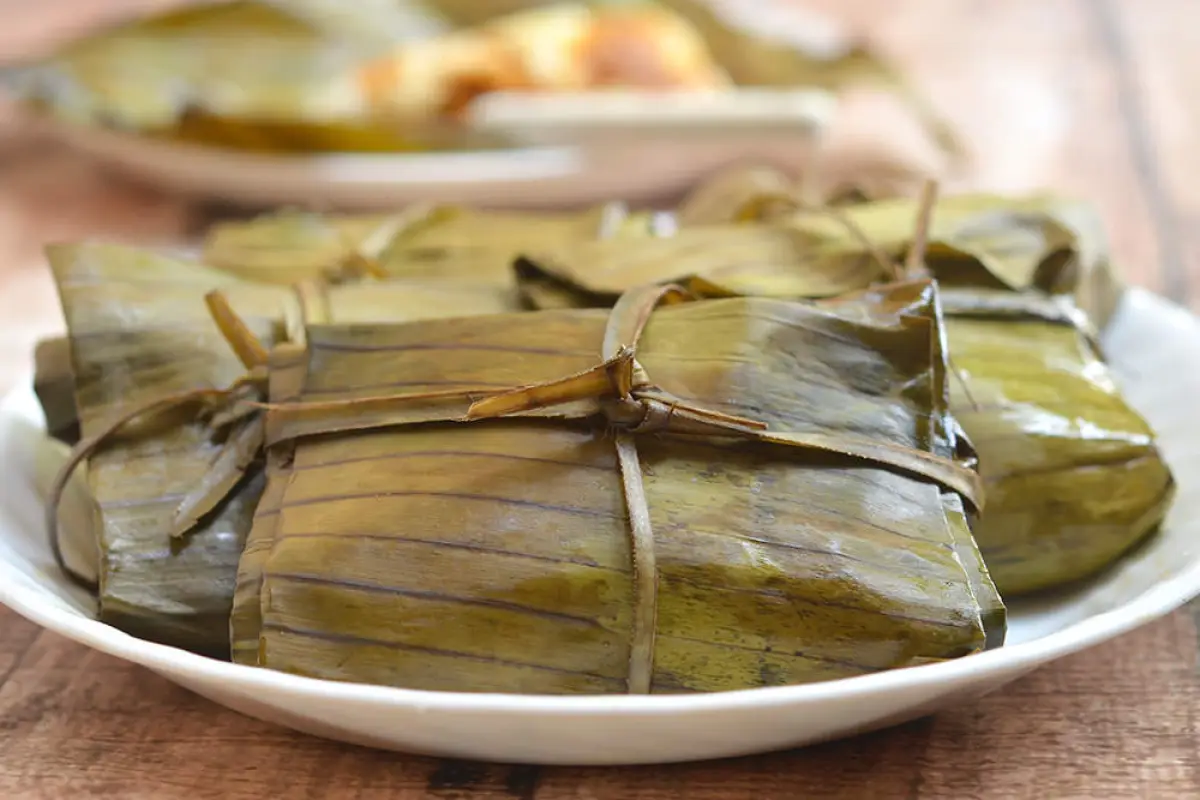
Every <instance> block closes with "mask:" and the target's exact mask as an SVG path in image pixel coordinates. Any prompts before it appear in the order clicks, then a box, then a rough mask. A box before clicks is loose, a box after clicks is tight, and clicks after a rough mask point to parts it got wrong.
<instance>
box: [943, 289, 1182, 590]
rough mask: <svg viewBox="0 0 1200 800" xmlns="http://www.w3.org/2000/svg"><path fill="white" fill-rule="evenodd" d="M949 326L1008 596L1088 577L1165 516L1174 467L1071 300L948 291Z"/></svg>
mask: <svg viewBox="0 0 1200 800" xmlns="http://www.w3.org/2000/svg"><path fill="white" fill-rule="evenodd" d="M946 332H947V338H948V339H949V342H950V349H951V352H952V353H953V359H954V367H955V369H956V370H957V373H958V379H957V380H955V381H952V383H951V386H952V396H951V408H952V409H953V412H954V415H955V417H956V418H957V419H958V420H959V421H960V422H961V423H962V426H963V428H964V430H965V431H966V432H967V435H968V436H970V438H971V441H972V442H973V443H974V445H975V446H976V448H977V449H978V452H979V458H980V472H981V474H982V476H983V478H984V481H985V485H986V491H987V512H986V513H985V514H983V515H982V517H981V518H980V520H979V521H978V523H977V524H976V525H975V526H974V532H975V537H976V540H977V541H978V542H979V547H980V550H981V551H982V552H983V555H984V559H985V560H986V561H987V564H988V568H989V569H990V571H991V573H992V576H993V577H994V579H995V581H996V585H997V586H998V587H1000V589H1001V591H1003V592H1004V593H1005V595H1006V596H1008V595H1015V594H1019V593H1025V592H1030V591H1035V590H1039V589H1046V588H1050V587H1053V586H1058V585H1060V584H1064V583H1068V582H1071V581H1074V580H1079V579H1082V578H1086V577H1089V576H1091V575H1092V574H1094V573H1096V572H1099V571H1100V570H1102V569H1103V568H1105V567H1107V566H1108V565H1110V564H1111V563H1113V562H1114V561H1115V560H1116V559H1117V558H1118V557H1120V556H1121V555H1122V554H1123V553H1125V552H1126V551H1127V550H1129V549H1130V548H1131V547H1133V546H1135V545H1136V544H1138V543H1139V542H1140V541H1141V540H1142V539H1143V538H1145V537H1146V536H1147V535H1148V534H1150V533H1151V532H1152V531H1154V530H1155V529H1156V528H1157V527H1158V526H1159V524H1160V523H1161V522H1162V520H1163V518H1164V517H1165V516H1166V513H1167V509H1168V508H1169V507H1170V505H1171V501H1172V498H1173V497H1174V493H1175V483H1174V480H1173V479H1172V476H1171V472H1170V470H1169V469H1168V467H1167V465H1166V463H1165V462H1164V461H1163V458H1162V455H1161V454H1160V453H1159V451H1158V448H1157V447H1156V445H1155V441H1154V431H1153V430H1152V429H1151V428H1150V426H1149V424H1148V423H1147V422H1146V421H1145V420H1144V419H1142V417H1141V416H1140V415H1139V414H1138V413H1137V412H1136V411H1134V410H1133V409H1132V408H1130V407H1129V405H1128V404H1127V403H1126V402H1125V401H1124V399H1123V398H1122V397H1121V394H1120V392H1119V390H1118V387H1117V386H1116V384H1115V383H1114V381H1113V378H1112V375H1111V373H1110V371H1109V370H1108V368H1107V366H1106V365H1105V364H1104V363H1103V360H1102V358H1101V355H1100V353H1099V352H1098V350H1097V349H1096V347H1095V345H1094V340H1093V339H1092V337H1091V336H1089V335H1086V334H1084V333H1082V332H1081V331H1080V329H1079V327H1078V319H1077V317H1076V315H1074V314H1073V313H1072V309H1071V308H1070V306H1069V305H1065V304H1060V303H1057V302H1047V301H1046V299H1045V298H1042V297H1039V296H1037V295H1032V294H1017V293H997V292H995V291H988V290H977V289H968V290H952V291H947V292H946Z"/></svg>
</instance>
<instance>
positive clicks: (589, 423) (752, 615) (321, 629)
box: [232, 282, 1004, 693]
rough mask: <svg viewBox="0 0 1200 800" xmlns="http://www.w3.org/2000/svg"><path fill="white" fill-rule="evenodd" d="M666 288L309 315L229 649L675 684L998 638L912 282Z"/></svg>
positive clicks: (881, 660)
mask: <svg viewBox="0 0 1200 800" xmlns="http://www.w3.org/2000/svg"><path fill="white" fill-rule="evenodd" d="M681 299H683V297H682V293H681V292H680V291H679V290H676V289H671V288H667V289H663V290H659V289H654V288H649V289H645V290H638V291H633V292H630V293H629V294H627V295H625V296H624V297H623V298H622V300H621V301H620V302H619V303H618V304H617V306H616V308H615V309H614V311H613V312H612V314H609V313H608V312H605V311H600V310H570V311H551V312H542V313H532V314H530V313H527V314H519V315H494V316H485V317H474V318H470V319H463V320H455V321H453V322H450V323H444V324H443V323H440V322H437V321H433V322H428V323H415V324H406V325H387V326H351V327H348V326H310V327H309V329H308V332H307V342H308V346H307V349H302V348H294V347H288V346H283V347H279V348H276V350H275V351H274V352H273V353H272V356H271V370H270V371H271V377H270V395H271V400H272V403H271V405H270V410H269V411H268V422H267V427H268V442H269V448H270V449H269V459H270V460H269V466H268V481H267V488H266V491H265V493H264V498H263V501H262V504H261V505H260V507H259V511H258V514H257V516H256V519H255V525H254V528H253V530H252V532H251V535H250V540H249V542H248V544H247V548H246V551H245V555H244V556H243V559H242V563H241V565H240V568H239V579H238V594H237V597H236V600H235V608H234V614H233V618H232V619H233V637H234V640H233V655H234V658H235V660H237V661H240V662H243V663H250V664H259V665H261V666H264V667H269V668H273V669H279V670H283V671H287V672H292V673H297V674H303V675H310V676H316V677H321V678H329V679H336V680H350V681H363V682H370V683H378V684H387V685H397V686H405V687H415V688H424V689H442V690H463V691H506V692H529V693H602V692H626V691H630V692H648V691H653V692H686V691H711V690H724V689H736V688H743V687H750V686H764V685H777V684H784V683H796V682H805V681H817V680H824V679H830V678H837V677H843V676H849V675H856V674H861V673H864V672H871V671H876V670H881V669H887V668H891V667H898V666H904V665H910V664H919V663H925V662H927V661H930V660H940V659H947V658H954V657H958V656H963V655H966V654H968V653H973V652H976V651H979V650H981V649H983V648H985V647H992V646H997V645H999V644H1000V643H1001V641H1002V639H1003V635H1004V610H1003V606H1002V604H1001V602H1000V600H999V596H998V595H997V593H996V591H995V589H994V587H993V586H992V584H991V581H990V579H989V578H988V576H987V572H986V570H985V569H984V567H983V564H982V561H981V559H980V558H979V555H978V552H977V550H976V548H975V546H974V543H973V541H972V539H971V537H970V534H969V532H968V528H967V524H966V518H965V514H964V501H965V502H966V504H967V507H971V508H973V507H974V505H975V503H977V502H978V499H977V496H976V492H977V489H978V487H977V478H976V475H975V473H974V472H973V471H972V470H970V469H969V468H968V467H966V466H965V465H964V463H963V461H964V460H965V459H967V458H969V455H970V454H969V452H968V449H967V446H966V444H965V443H964V442H963V441H962V440H960V439H958V438H957V436H956V433H955V426H954V424H953V421H952V419H951V418H950V416H949V415H948V413H947V402H946V398H947V391H946V384H945V380H946V369H945V363H944V353H943V350H942V336H941V327H940V322H939V319H938V314H937V305H936V293H935V289H934V287H933V285H932V284H931V283H929V282H913V283H909V284H903V285H894V286H890V287H884V288H880V289H878V290H875V291H874V292H873V293H871V294H869V295H864V296H863V297H861V298H860V299H859V300H858V301H856V302H851V301H846V302H845V303H843V304H842V305H841V306H840V307H839V309H838V311H836V312H831V311H825V310H822V309H819V308H814V307H812V306H810V305H807V304H800V303H793V302H786V301H779V300H772V299H741V298H738V299H729V300H718V301H705V302H682V303H680V302H677V301H679V300H681ZM656 304H660V305H663V306H664V307H662V308H660V309H658V310H654V311H653V313H651V311H652V309H653V308H654V307H655V305H656ZM643 328H644V333H643ZM597 362H600V365H599V366H594V365H596V364H597ZM562 376H569V377H566V378H562ZM510 386H517V387H522V388H519V389H516V390H515V391H505V387H510ZM473 401H475V402H473Z"/></svg>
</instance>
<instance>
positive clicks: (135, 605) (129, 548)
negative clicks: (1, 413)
mask: <svg viewBox="0 0 1200 800" xmlns="http://www.w3.org/2000/svg"><path fill="white" fill-rule="evenodd" d="M48 256H49V259H50V263H51V266H52V268H53V270H54V275H55V278H56V281H57V283H58V289H59V294H60V297H61V300H62V305H63V309H64V312H65V315H66V319H67V326H68V332H69V336H70V351H71V358H72V371H73V373H74V375H75V379H76V386H75V390H76V392H75V399H76V407H77V409H78V414H79V421H80V426H81V430H82V434H83V436H84V437H92V436H95V435H97V434H98V433H99V432H101V431H103V430H104V429H105V428H106V427H107V426H108V425H109V424H110V422H111V421H112V420H113V419H115V418H117V417H119V416H120V415H122V414H123V413H127V412H129V411H131V410H133V409H137V408H139V407H142V406H144V405H146V404H148V403H152V402H157V401H159V400H161V399H163V398H165V397H168V396H170V395H172V394H175V393H180V392H194V391H196V390H198V389H213V390H215V389H217V388H220V387H225V386H228V385H230V384H231V383H233V382H234V381H235V380H237V379H238V378H240V377H242V376H243V374H244V373H245V372H246V367H245V366H244V364H243V363H242V362H241V361H240V360H239V358H236V357H234V355H233V354H231V353H230V349H229V346H228V344H227V343H226V341H225V338H224V336H223V334H222V331H221V329H220V328H219V327H218V326H216V325H214V324H213V320H212V318H211V314H210V311H209V309H208V307H207V305H206V302H205V294H206V293H207V292H209V291H210V290H214V289H219V290H221V291H223V292H224V293H225V294H226V295H227V296H228V298H229V302H230V304H231V305H232V307H233V308H234V309H235V310H236V312H237V314H238V315H239V316H240V317H241V319H242V320H244V322H245V325H246V326H247V327H248V329H249V330H250V331H251V332H252V333H253V335H255V336H256V337H257V338H258V339H260V340H261V341H262V342H263V343H265V344H266V345H269V344H271V343H274V342H278V341H283V340H285V339H288V338H289V336H291V337H293V338H294V331H296V330H302V329H303V320H305V319H331V320H342V321H346V322H366V321H375V320H402V319H412V318H425V317H436V316H455V315H466V314H471V313H490V312H495V311H498V310H506V309H510V308H513V307H514V304H513V297H512V293H511V291H509V290H502V289H497V288H494V287H467V286H461V285H458V284H448V283H446V282H433V281H430V282H379V283H374V282H372V283H360V284H347V285H342V286H333V287H327V288H325V290H324V291H322V290H321V288H320V287H319V286H314V285H303V284H302V285H300V286H297V287H294V288H293V287H284V286H271V285H265V284H253V283H248V282H245V281H242V280H240V279H238V278H236V277H234V276H232V275H229V274H226V273H224V272H221V271H219V270H213V269H208V268H205V267H203V266H201V265H199V264H196V263H189V262H186V261H180V260H176V259H171V258H168V257H166V256H163V255H160V254H157V253H153V252H148V251H141V250H138V249H136V248H131V247H125V246H120V245H109V244H101V243H84V244H72V245H56V246H52V247H50V248H48ZM201 410H205V409H203V408H202V409H201ZM261 437H262V419H261V414H257V415H254V414H251V415H245V416H242V417H241V418H234V419H231V420H227V421H226V422H225V424H222V425H220V426H218V425H217V424H216V421H215V420H213V419H210V418H207V417H202V416H201V415H200V414H199V413H198V411H197V409H196V408H195V407H191V408H186V407H185V408H179V409H176V410H174V411H171V412H169V413H167V412H164V413H160V414H153V415H147V417H146V418H145V419H143V420H142V421H141V422H138V423H137V424H135V425H130V426H127V428H126V430H125V431H124V432H123V433H122V435H120V436H119V438H117V439H116V440H115V441H113V442H112V443H111V444H110V445H109V446H106V447H104V448H102V449H100V450H99V451H98V452H96V453H94V454H93V455H92V456H91V457H90V458H89V460H88V466H87V483H88V486H89V488H90V490H91V492H92V494H93V496H94V498H95V500H96V502H97V504H98V506H99V508H100V514H101V526H100V542H99V551H100V558H101V562H100V564H99V567H98V574H99V587H98V594H99V614H100V618H101V619H102V620H104V621H105V622H108V623H110V624H113V625H115V626H117V627H119V628H121V629H123V630H125V631H127V632H129V633H131V634H133V635H136V636H139V637H141V638H146V639H150V640H153V641H158V642H163V643H166V644H171V645H175V646H179V647H184V648H187V649H191V650H195V651H197V652H201V653H205V654H209V655H214V656H227V655H228V649H229V638H228V627H229V610H230V605H231V603H232V597H233V590H234V581H235V576H236V568H237V561H238V558H239V557H240V555H241V552H242V548H243V544H244V541H245V537H246V534H247V532H248V531H249V529H250V524H251V518H252V515H253V513H254V509H255V507H256V505H257V503H258V498H259V495H260V494H261V492H262V488H263V476H262V466H261V459H260V458H259V452H258V446H259V444H260V443H261ZM179 534H186V535H179Z"/></svg>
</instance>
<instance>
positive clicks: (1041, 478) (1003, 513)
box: [520, 193, 1173, 595]
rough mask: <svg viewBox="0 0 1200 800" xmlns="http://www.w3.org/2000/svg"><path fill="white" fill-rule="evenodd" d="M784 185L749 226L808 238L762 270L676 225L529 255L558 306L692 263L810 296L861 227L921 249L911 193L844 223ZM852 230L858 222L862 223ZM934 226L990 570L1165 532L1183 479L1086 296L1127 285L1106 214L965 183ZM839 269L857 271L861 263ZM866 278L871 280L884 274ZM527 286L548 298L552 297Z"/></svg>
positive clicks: (1030, 584)
mask: <svg viewBox="0 0 1200 800" xmlns="http://www.w3.org/2000/svg"><path fill="white" fill-rule="evenodd" d="M785 199H786V198H784V197H779V196H776V195H773V194H771V193H766V194H764V195H762V196H761V197H759V198H757V199H755V200H754V201H753V203H751V207H752V210H751V211H750V212H747V211H746V210H745V209H744V208H742V209H731V212H730V215H731V217H734V218H739V217H747V216H748V217H750V218H753V217H754V216H757V215H758V213H759V212H760V211H762V210H763V209H767V208H774V209H776V211H773V212H772V213H768V214H766V215H765V216H767V218H768V219H769V222H766V223H761V222H760V223H747V227H748V229H750V230H754V229H758V228H762V226H764V225H767V226H772V225H774V226H779V225H785V226H787V225H790V226H793V227H794V228H795V230H796V231H797V234H796V235H797V237H798V240H799V241H804V242H805V243H806V247H807V248H808V249H807V250H806V251H804V252H801V253H798V255H797V257H796V258H793V259H792V260H791V261H790V262H782V261H774V262H771V263H769V264H767V265H766V268H765V269H764V268H763V266H762V265H758V264H756V265H755V266H754V268H753V269H747V268H745V267H743V268H741V269H740V270H739V271H736V272H735V273H734V276H735V278H736V279H730V278H726V277H725V276H724V275H722V274H720V273H714V272H712V271H709V272H706V271H705V264H706V262H705V261H704V260H703V258H696V257H694V256H692V251H691V248H686V247H680V248H679V249H678V250H676V251H674V253H672V252H669V251H668V248H669V247H670V246H671V244H672V241H671V240H669V239H664V240H659V241H653V242H638V243H628V244H627V245H626V247H625V251H626V252H625V254H624V255H623V257H622V258H620V259H615V258H612V257H610V256H609V254H607V253H602V252H601V251H600V248H602V247H603V246H604V245H603V243H598V244H596V245H589V246H588V247H587V248H580V249H579V250H577V251H576V252H567V251H565V250H564V251H559V252H557V253H555V254H551V255H549V256H542V257H531V258H527V259H524V260H523V262H522V264H521V265H520V268H521V270H522V271H523V272H524V273H525V274H529V275H531V276H532V280H533V281H534V282H535V284H538V285H541V284H544V283H546V281H547V280H551V279H549V278H547V276H553V278H552V280H553V281H554V285H555V287H556V292H555V293H554V295H553V296H551V297H550V302H552V303H554V304H556V305H560V306H561V305H603V304H606V303H611V302H612V298H613V297H615V296H616V293H617V292H619V291H621V290H622V289H624V288H626V287H627V286H633V285H637V284H639V283H641V282H642V281H643V280H659V281H663V280H671V279H680V278H684V277H686V278H688V280H687V283H688V285H689V286H691V287H692V288H693V289H694V290H696V291H699V292H702V293H706V294H710V295H716V296H723V295H731V294H733V295H738V294H747V295H764V296H777V297H813V296H818V295H816V293H815V292H814V291H812V290H811V289H809V288H806V287H805V284H806V283H810V284H812V285H814V286H815V285H816V284H817V281H819V280H820V279H822V278H823V277H824V276H826V275H827V274H829V273H830V270H836V268H838V267H839V266H840V265H842V264H844V263H846V262H845V259H846V258H848V257H850V258H851V259H852V263H860V264H861V263H870V262H869V261H868V259H870V260H872V261H873V260H874V258H875V257H876V256H877V254H876V256H872V255H870V254H869V253H868V252H867V251H866V250H865V248H864V247H863V245H862V242H863V241H864V240H869V241H870V242H872V243H873V244H874V246H875V248H876V249H877V250H882V251H883V253H884V256H885V258H888V259H893V258H898V257H902V256H907V255H909V250H910V247H911V246H912V242H913V239H914V225H913V220H914V218H915V217H917V216H918V214H917V206H916V204H915V203H913V202H911V201H885V202H878V203H870V204H864V205H862V206H858V207H855V206H850V207H847V208H844V209H839V212H840V213H841V214H842V215H843V216H842V218H841V219H832V220H831V219H830V218H828V217H825V216H822V215H818V214H803V215H795V214H794V212H793V211H791V210H789V209H788V208H787V205H786V203H785V202H783V201H784V200H785ZM768 203H770V204H774V205H773V206H769V205H768ZM779 209H782V211H780V210H779ZM847 220H849V221H850V223H851V225H849V226H848V225H846V224H845V223H846V221H847ZM851 228H853V229H856V230H857V236H851V235H849V234H847V232H846V231H847V230H849V229H851ZM686 233H688V232H687V231H683V230H681V232H680V236H681V237H683V236H684V235H685V234H686ZM924 235H925V237H926V239H925V242H926V245H925V246H923V257H922V258H921V259H919V260H920V261H922V262H923V264H924V267H925V268H926V269H927V270H928V271H929V272H930V273H931V274H932V275H933V276H934V277H936V278H937V279H938V281H939V282H940V283H941V284H942V285H943V287H950V288H949V289H948V293H949V294H948V296H950V297H953V298H954V301H955V302H954V305H953V306H951V307H948V308H947V312H946V313H947V330H948V337H949V350H950V354H951V359H952V361H953V363H954V366H955V368H956V370H955V376H956V379H955V380H954V381H952V386H953V387H954V394H953V402H952V406H951V407H952V410H953V412H954V413H955V414H956V415H957V416H959V417H960V418H961V420H962V423H963V426H964V429H965V431H966V434H967V435H968V436H969V437H970V438H971V439H972V440H975V439H978V441H976V445H977V447H978V450H979V457H980V469H981V472H982V474H983V477H984V479H985V481H986V484H987V486H988V487H989V489H990V490H991V491H990V492H989V496H988V500H989V502H988V508H987V512H986V513H984V514H983V515H982V517H981V519H980V520H979V521H978V522H977V524H976V525H975V526H974V533H975V536H976V538H977V540H978V541H979V545H980V548H981V550H982V551H983V552H984V554H985V557H987V558H988V559H989V562H988V563H989V567H990V569H991V572H992V577H993V578H994V580H995V581H996V584H997V586H999V587H1000V589H1001V591H1002V592H1004V593H1005V594H1006V595H1014V594H1019V593H1025V592H1030V591H1034V590H1038V589H1045V588H1050V587H1053V586H1056V585H1060V584H1063V583H1068V582H1070V581H1073V580H1077V579H1079V578H1083V577H1087V576H1088V575H1091V574H1093V573H1095V572H1096V571H1098V570H1099V569H1101V568H1103V567H1104V566H1107V565H1108V564H1110V563H1112V561H1114V560H1115V559H1116V558H1117V557H1118V556H1120V555H1121V554H1122V553H1123V552H1125V551H1126V550H1128V549H1129V548H1130V547H1132V546H1134V545H1135V544H1136V543H1137V542H1139V541H1141V539H1142V538H1144V537H1145V536H1146V535H1147V534H1149V533H1150V532H1151V531H1153V530H1154V529H1155V528H1156V527H1157V525H1158V523H1159V522H1160V521H1161V519H1162V518H1163V516H1164V515H1165V513H1166V510H1167V508H1168V507H1169V505H1170V501H1171V498H1172V493H1173V482H1172V479H1171V476H1170V472H1169V470H1168V469H1167V467H1166V466H1165V464H1164V462H1163V461H1162V457H1161V455H1160V454H1159V453H1158V451H1157V448H1156V447H1155V445H1154V438H1153V433H1152V432H1151V431H1150V429H1149V427H1148V426H1147V424H1146V422H1145V421H1144V420H1143V419H1142V418H1141V417H1140V416H1139V415H1138V414H1137V413H1136V412H1135V411H1134V410H1133V409H1131V408H1130V407H1129V406H1128V405H1127V404H1126V403H1125V402H1124V400H1123V399H1122V398H1121V396H1120V393H1119V392H1118V390H1117V389H1116V387H1115V385H1114V383H1113V379H1112V377H1111V375H1110V373H1109V371H1108V369H1107V367H1106V366H1105V365H1104V363H1103V361H1102V360H1101V359H1100V358H1099V357H1098V356H1097V354H1096V350H1095V346H1094V330H1093V326H1092V325H1091V323H1090V322H1089V321H1088V320H1087V319H1086V317H1085V316H1084V315H1082V314H1080V313H1079V309H1078V308H1077V307H1076V305H1075V303H1074V301H1073V298H1072V295H1074V296H1075V297H1078V298H1080V301H1081V302H1087V303H1089V304H1090V305H1091V308H1092V309H1093V310H1099V311H1100V312H1101V313H1103V311H1104V310H1105V309H1111V307H1112V303H1111V302H1108V301H1111V300H1112V298H1113V296H1114V294H1113V293H1108V292H1107V291H1105V290H1104V288H1103V287H1112V286H1115V283H1113V282H1109V281H1107V279H1106V278H1103V277H1101V276H1109V277H1111V270H1110V269H1109V266H1108V261H1107V254H1106V249H1105V247H1104V246H1103V240H1102V238H1100V236H1099V231H1098V226H1096V225H1095V224H1094V215H1092V214H1090V213H1089V210H1088V209H1087V208H1086V207H1085V206H1082V205H1081V204H1073V203H1069V202H1066V201H1059V200H1055V199H1052V198H1045V197H1036V198H1027V199H1024V200H1001V199H999V198H994V197H991V196H985V195H968V196H963V197H952V198H947V199H945V200H943V201H941V202H940V203H938V204H937V207H936V211H935V212H934V213H933V216H932V220H931V224H930V225H929V227H928V229H927V230H925V232H924ZM643 254H647V255H649V254H652V255H653V258H648V257H644V255H643ZM647 263H649V264H650V265H651V266H649V267H645V266H643V265H644V264H647ZM752 263H753V262H752ZM656 269H657V270H658V271H657V272H656V271H655V270H656ZM833 274H843V275H848V277H849V278H850V280H851V282H853V281H854V280H855V275H854V273H839V272H836V271H834V272H833ZM861 275H862V280H864V281H868V282H869V281H871V280H874V278H872V277H871V274H870V272H869V271H867V272H864V273H861ZM576 276H578V281H576V280H575V277H576ZM525 294H526V296H527V297H531V298H532V299H533V300H534V302H537V300H538V298H539V297H545V296H546V293H544V292H543V293H541V294H537V293H533V294H531V293H530V292H526V293H525ZM1005 303H1007V305H1003V304H1005ZM1001 308H1004V309H1007V311H1006V312H1005V313H1003V314H1000V313H999V312H998V310H997V309H1001ZM1039 348H1044V349H1045V353H1043V354H1042V355H1041V356H1039V355H1038V353H1039V352H1040V351H1039ZM976 384H979V391H978V392H976V391H975V390H974V388H973V387H974V386H975V385H976ZM979 395H981V396H982V398H983V399H981V397H980V396H979Z"/></svg>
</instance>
